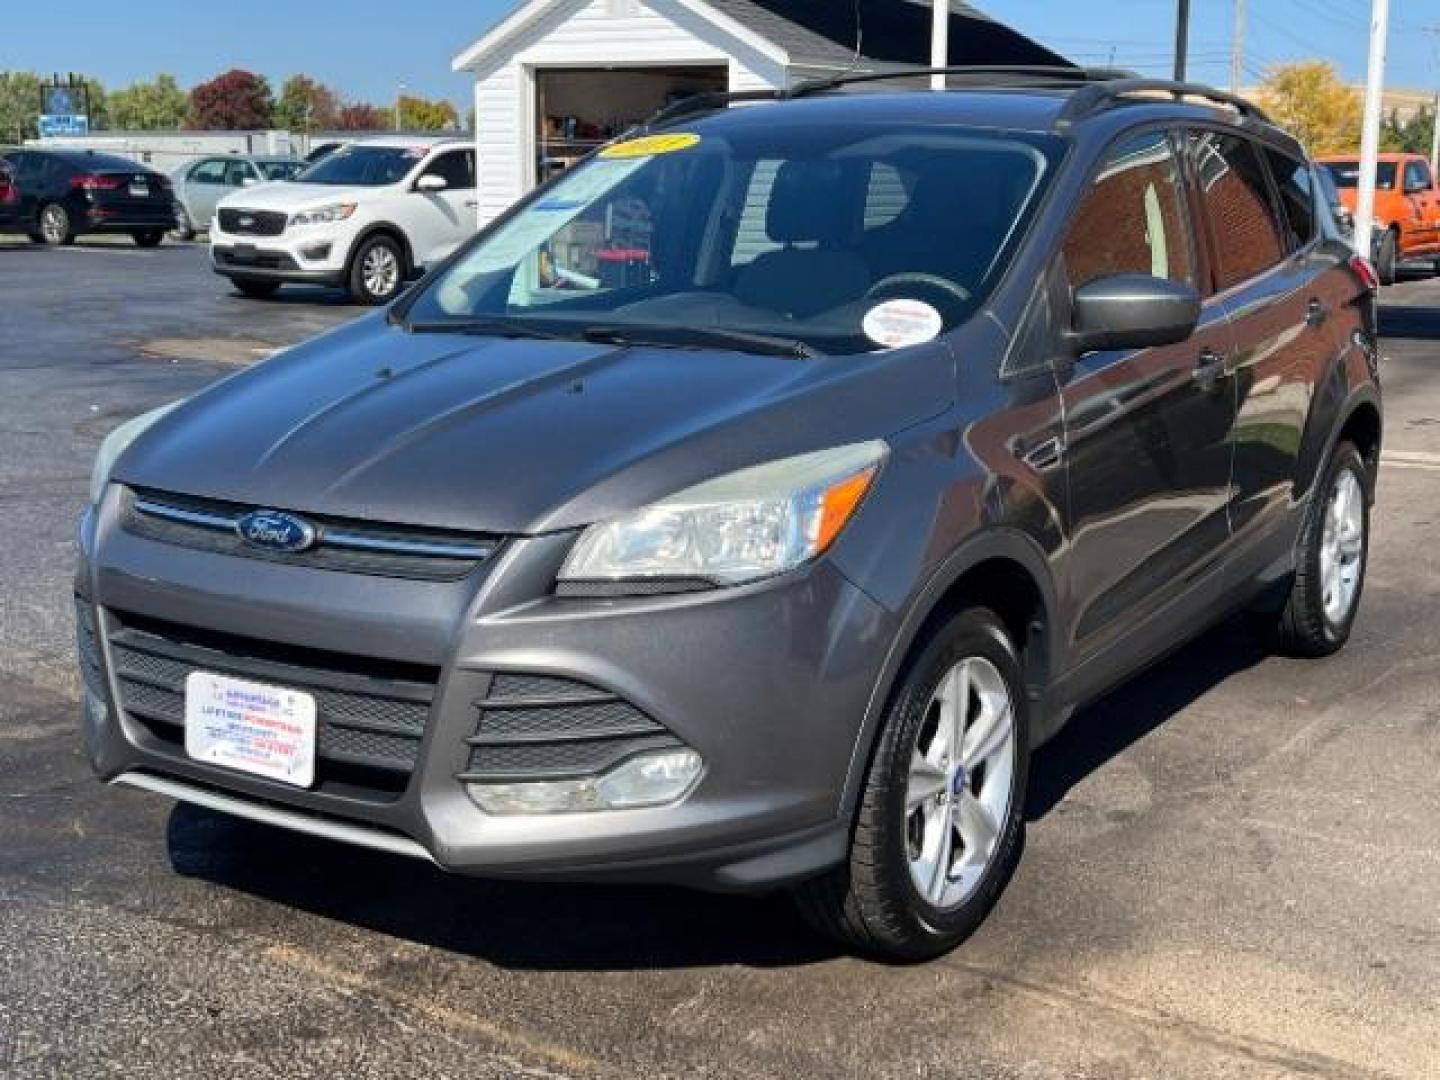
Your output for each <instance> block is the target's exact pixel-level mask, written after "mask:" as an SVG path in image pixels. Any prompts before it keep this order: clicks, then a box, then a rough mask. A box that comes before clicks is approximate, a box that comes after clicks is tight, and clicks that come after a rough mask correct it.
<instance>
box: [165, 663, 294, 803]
mask: <svg viewBox="0 0 1440 1080" xmlns="http://www.w3.org/2000/svg"><path fill="white" fill-rule="evenodd" d="M185 752H186V753H187V754H189V755H190V756H191V757H192V758H194V759H195V760H196V761H203V762H206V763H207V764H211V765H223V766H225V767H227V768H230V769H238V770H239V771H241V772H247V773H254V774H255V775H256V776H264V777H268V778H269V779H271V780H279V781H281V782H282V783H286V784H294V785H295V786H296V787H309V786H310V785H311V784H312V783H313V782H314V780H315V699H314V698H313V697H312V696H311V695H309V694H306V693H302V692H301V691H299V690H289V689H286V688H285V687H283V686H270V685H268V684H266V683H258V682H251V681H250V680H249V679H234V678H231V677H230V676H228V675H214V674H211V673H210V672H208V671H192V672H191V673H190V674H189V675H188V676H186V678H185Z"/></svg>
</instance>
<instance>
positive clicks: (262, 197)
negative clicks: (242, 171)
mask: <svg viewBox="0 0 1440 1080" xmlns="http://www.w3.org/2000/svg"><path fill="white" fill-rule="evenodd" d="M379 190H381V189H380V188H373V187H345V186H344V185H342V184H297V183H295V182H294V181H293V180H292V181H286V182H284V183H282V182H280V181H278V180H271V181H267V182H266V183H263V184H255V185H254V186H253V187H247V188H240V189H239V190H238V191H235V192H232V193H231V194H229V195H226V196H225V197H224V198H223V199H221V200H220V202H219V203H218V204H217V205H218V206H223V207H226V208H227V209H236V210H242V209H243V210H300V209H303V208H305V207H308V206H324V205H326V204H328V203H337V202H359V201H360V200H361V199H363V198H365V197H366V196H372V197H373V196H374V194H375V192H376V191H379Z"/></svg>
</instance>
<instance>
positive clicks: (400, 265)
mask: <svg viewBox="0 0 1440 1080" xmlns="http://www.w3.org/2000/svg"><path fill="white" fill-rule="evenodd" d="M405 273H406V266H405V252H404V251H402V250H401V248H400V245H399V244H398V243H397V242H396V241H395V240H393V239H391V238H390V237H389V236H384V235H381V236H372V237H370V238H369V239H367V240H363V241H361V243H360V247H359V248H358V249H357V250H356V252H355V256H354V258H352V259H351V260H350V280H349V288H350V295H351V296H352V297H353V298H354V299H356V300H358V301H359V302H360V303H362V304H370V305H376V304H388V303H389V302H390V301H391V300H393V299H395V297H397V296H399V295H400V290H401V289H402V288H403V287H404V285H405Z"/></svg>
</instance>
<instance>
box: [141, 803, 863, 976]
mask: <svg viewBox="0 0 1440 1080" xmlns="http://www.w3.org/2000/svg"><path fill="white" fill-rule="evenodd" d="M167 840H168V845H169V852H170V861H171V864H172V866H174V868H175V870H176V871H177V872H178V873H180V874H183V875H185V876H187V877H194V878H200V879H203V880H205V881H209V882H212V883H214V884H216V885H222V886H224V887H226V888H230V889H236V890H238V891H240V892H243V893H247V894H249V895H252V896H256V897H260V898H263V899H264V900H267V901H270V902H273V903H279V904H283V905H285V906H287V907H291V908H296V909H299V910H301V911H306V912H309V913H310V914H312V915H319V916H321V917H323V918H325V919H333V920H337V921H340V922H344V923H349V924H351V925H353V926H359V927H363V928H365V929H367V930H371V931H375V932H378V933H382V934H388V935H390V936H391V937H396V938H403V939H405V940H408V941H413V942H417V943H419V944H423V945H429V946H432V947H434V948H438V949H445V950H447V951H449V952H453V953H457V954H461V955H465V956H473V957H477V958H480V959H483V960H486V961H488V962H489V963H492V964H496V965H498V966H500V967H505V968H519V969H541V970H553V971H627V970H645V969H656V968H660V969H663V968H687V967H699V966H712V965H717V964H741V965H747V966H752V967H783V966H790V965H797V964H809V963H815V962H818V961H821V960H827V959H831V958H833V957H835V956H837V955H839V953H838V950H837V949H836V948H835V947H834V946H832V945H831V944H829V943H828V942H826V941H824V940H823V939H821V938H819V937H817V936H816V935H815V934H813V933H811V932H810V931H809V930H808V929H807V928H806V927H805V926H804V925H803V924H802V923H801V922H800V921H799V918H798V917H797V916H796V915H795V913H794V912H793V910H792V909H791V907H790V904H789V903H788V901H787V900H786V899H785V898H784V897H783V896H773V897H766V898H762V899H752V898H746V897H733V896H714V895H708V894H705V893H696V892H689V891H686V890H681V889H670V888H663V887H660V886H641V885H637V886H620V885H614V886H611V885H577V884H570V883H559V882H550V883H529V882H505V881H482V880H478V879H473V878H464V877H457V876H452V875H449V874H445V873H443V872H442V871H440V870H437V869H435V868H434V867H431V866H428V865H426V864H424V863H421V862H417V861H414V860H411V859H406V858H403V857H401V856H397V855H385V854H382V853H379V852H371V851H367V850H364V849H358V848H351V847H348V846H345V845H341V844H337V843H332V842H328V841H323V840H318V839H314V838H311V837H306V836H301V835H297V834H294V833H289V832H286V831H284V830H281V829H274V828H270V827H268V826H264V825H258V824H255V823H252V822H248V821H243V820H240V819H238V818H231V817H228V816H226V815H224V814H219V813H216V812H213V811H210V810H206V809H204V808H201V807H196V806H191V805H188V804H184V803H182V804H178V805H176V807H175V808H174V810H173V811H171V814H170V822H169V828H168V835H167ZM322 944H323V943H322Z"/></svg>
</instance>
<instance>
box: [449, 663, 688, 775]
mask: <svg viewBox="0 0 1440 1080" xmlns="http://www.w3.org/2000/svg"><path fill="white" fill-rule="evenodd" d="M476 707H477V709H478V710H479V721H478V723H477V725H476V729H475V734H474V735H472V736H470V737H469V738H467V739H466V742H468V743H469V744H470V747H471V749H470V760H469V764H468V765H467V767H466V770H465V772H463V773H461V774H460V777H459V779H461V780H462V781H467V782H478V783H496V782H505V781H526V780H560V779H570V778H574V777H582V776H595V775H598V774H599V773H602V772H605V771H606V770H608V769H610V768H612V767H613V766H615V765H618V764H619V763H620V762H622V761H624V760H625V759H626V758H629V757H633V756H634V755H636V754H639V753H644V752H645V751H647V750H667V749H671V748H675V747H682V746H684V743H682V742H681V741H680V740H679V739H678V738H676V737H675V736H674V735H673V734H672V733H671V732H670V731H669V730H668V729H667V728H666V727H665V726H664V725H662V724H660V723H658V722H657V721H655V720H654V719H653V718H651V717H650V716H647V715H646V714H645V713H643V712H641V711H640V710H639V709H637V708H636V707H635V706H634V705H631V704H630V703H629V702H628V701H625V700H623V699H622V698H620V697H619V696H617V695H615V694H612V693H609V692H608V691H605V690H601V689H598V688H597V687H594V686H589V685H587V684H586V683H582V682H576V681H574V680H572V679H562V678H556V677H554V676H549V675H524V674H522V675H496V676H495V677H494V678H493V679H492V680H491V683H490V691H489V693H488V694H487V695H486V697H485V698H484V700H482V701H479V702H476Z"/></svg>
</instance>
